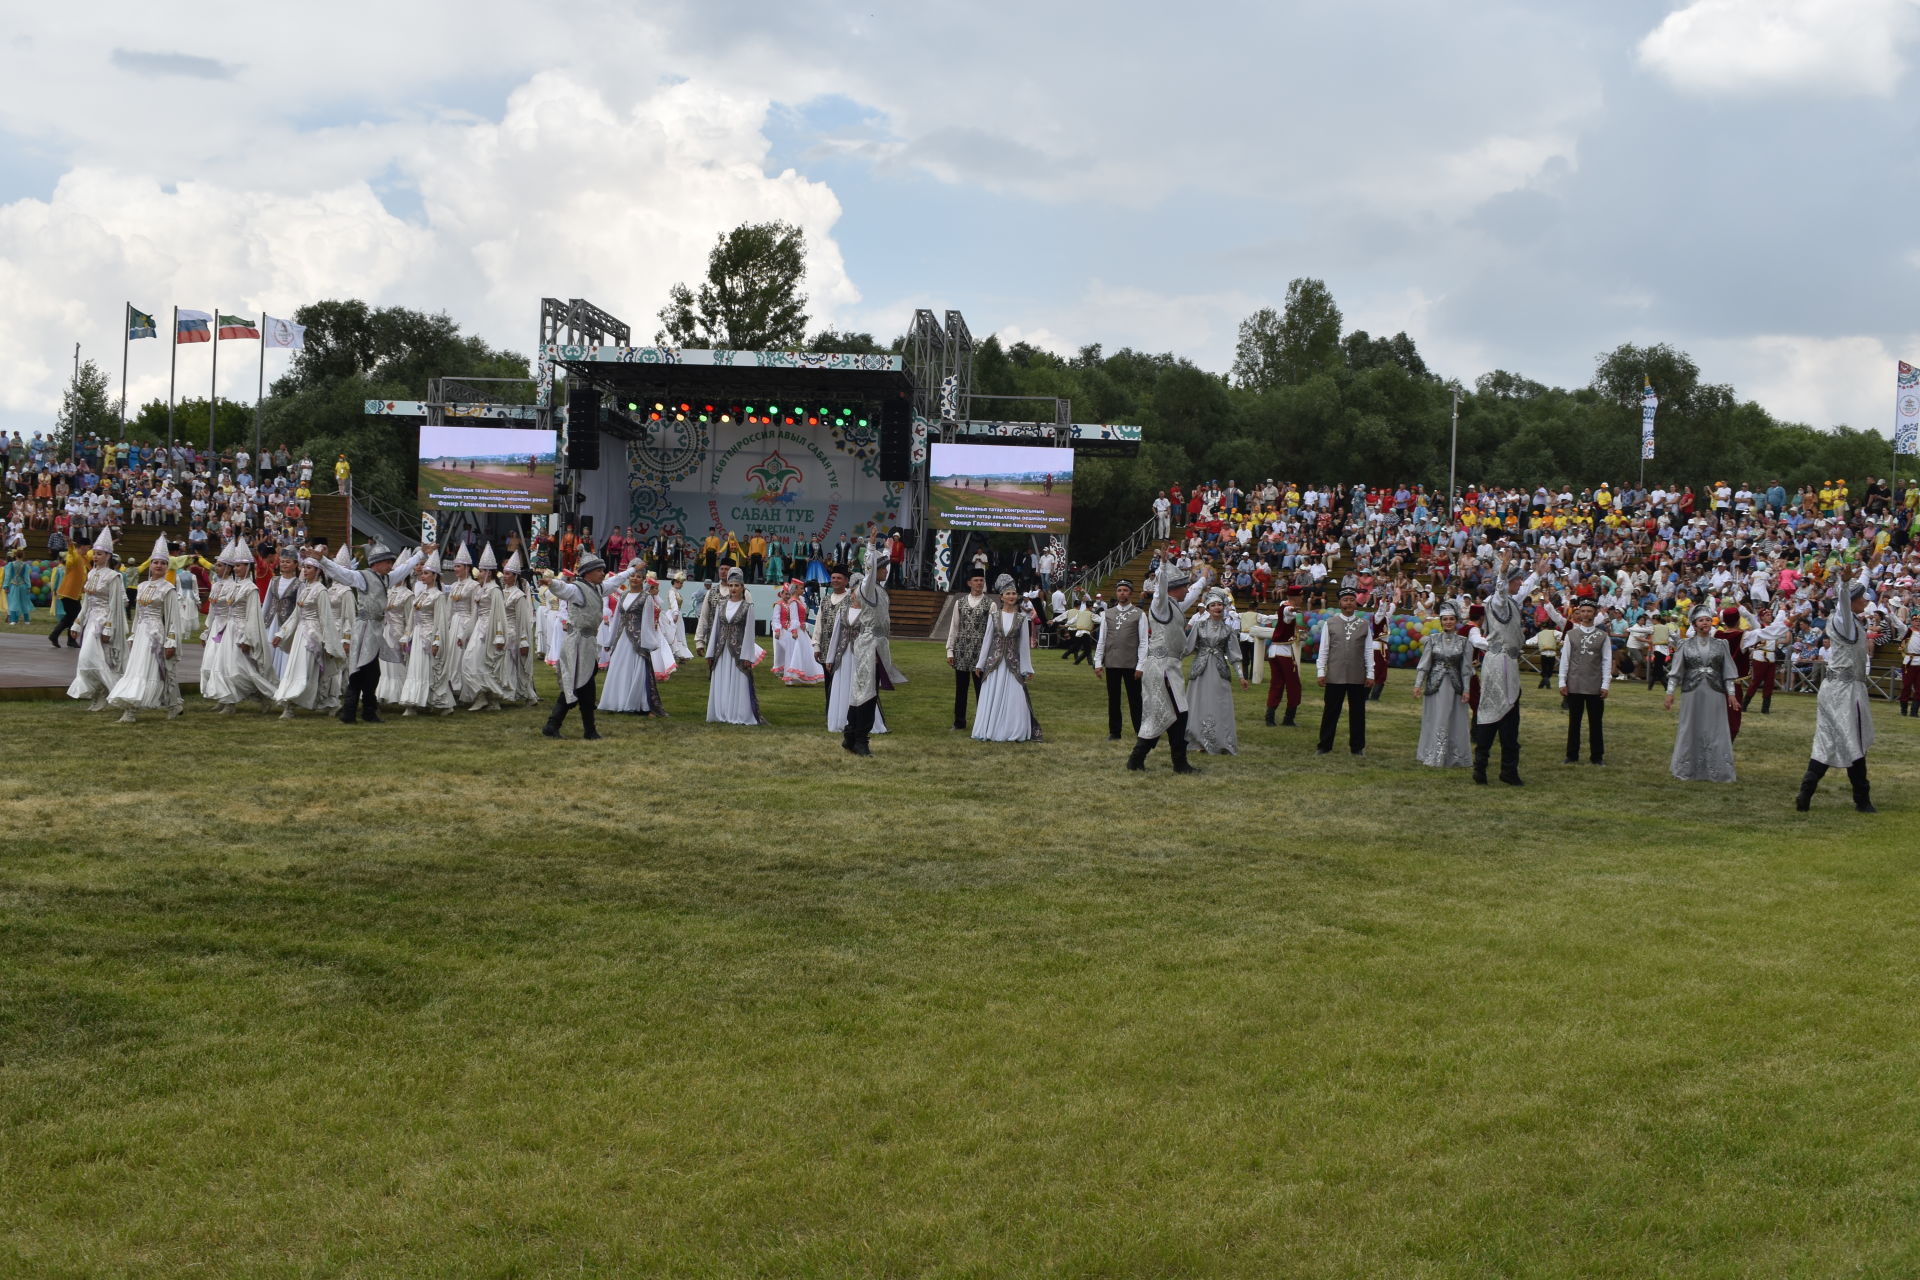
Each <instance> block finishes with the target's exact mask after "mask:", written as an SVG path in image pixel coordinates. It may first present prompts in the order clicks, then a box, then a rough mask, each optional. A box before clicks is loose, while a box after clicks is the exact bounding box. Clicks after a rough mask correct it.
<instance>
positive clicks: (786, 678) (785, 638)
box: [773, 578, 827, 685]
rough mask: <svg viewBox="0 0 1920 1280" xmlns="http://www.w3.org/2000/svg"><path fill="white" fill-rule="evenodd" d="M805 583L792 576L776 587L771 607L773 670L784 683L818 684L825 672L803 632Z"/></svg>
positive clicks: (805, 631) (804, 626) (805, 615)
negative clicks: (776, 597) (789, 580)
mask: <svg viewBox="0 0 1920 1280" xmlns="http://www.w3.org/2000/svg"><path fill="white" fill-rule="evenodd" d="M805 593H806V584H805V583H803V582H801V581H800V580H799V579H797V578H796V579H794V580H793V581H792V582H789V583H787V584H786V585H785V586H783V587H781V588H780V591H779V598H780V603H779V604H777V605H775V606H774V610H773V673H774V674H775V675H777V676H779V677H780V682H781V683H782V684H787V685H795V684H806V685H814V684H819V683H820V682H821V681H823V680H825V679H826V678H827V673H826V671H825V669H824V668H822V667H821V665H820V663H819V661H818V660H817V659H815V658H814V656H813V637H812V636H811V635H809V634H808V633H807V601H806V594H805Z"/></svg>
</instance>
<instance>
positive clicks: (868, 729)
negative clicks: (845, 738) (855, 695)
mask: <svg viewBox="0 0 1920 1280" xmlns="http://www.w3.org/2000/svg"><path fill="white" fill-rule="evenodd" d="M879 711H880V695H879V694H877V693H876V694H875V695H874V696H873V697H871V698H868V699H867V700H866V701H865V702H862V703H860V704H859V705H857V706H852V707H848V708H847V732H848V733H849V734H851V735H852V738H853V741H855V742H865V741H866V740H867V739H868V738H870V737H872V736H873V718H874V716H875V715H877V714H879Z"/></svg>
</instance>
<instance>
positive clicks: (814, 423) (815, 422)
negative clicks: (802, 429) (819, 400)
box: [807, 414, 820, 427]
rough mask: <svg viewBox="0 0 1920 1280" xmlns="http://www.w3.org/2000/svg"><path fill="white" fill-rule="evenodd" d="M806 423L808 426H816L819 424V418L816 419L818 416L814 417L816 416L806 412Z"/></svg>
mask: <svg viewBox="0 0 1920 1280" xmlns="http://www.w3.org/2000/svg"><path fill="white" fill-rule="evenodd" d="M807 425H808V426H810V427H817V426H819V425H820V419H818V418H816V417H814V416H813V415H812V414H808V415H807Z"/></svg>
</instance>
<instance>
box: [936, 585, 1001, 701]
mask: <svg viewBox="0 0 1920 1280" xmlns="http://www.w3.org/2000/svg"><path fill="white" fill-rule="evenodd" d="M993 605H994V601H993V598H992V597H991V596H989V595H987V575H986V574H985V573H984V572H982V571H981V570H979V569H975V570H974V571H973V572H972V573H971V574H969V575H967V594H965V595H964V596H961V597H960V598H959V599H957V600H955V601H954V602H953V616H952V617H950V618H948V619H947V665H948V666H950V667H952V668H953V727H954V728H955V729H957V730H959V731H960V732H962V733H964V732H966V728H967V689H968V688H969V687H971V688H972V689H973V692H974V696H975V698H976V699H978V697H979V694H980V677H979V676H977V675H975V674H974V671H973V664H974V660H975V659H977V658H978V657H979V656H980V641H981V639H982V638H983V637H984V636H985V635H986V634H987V615H988V614H990V613H991V612H992V611H993Z"/></svg>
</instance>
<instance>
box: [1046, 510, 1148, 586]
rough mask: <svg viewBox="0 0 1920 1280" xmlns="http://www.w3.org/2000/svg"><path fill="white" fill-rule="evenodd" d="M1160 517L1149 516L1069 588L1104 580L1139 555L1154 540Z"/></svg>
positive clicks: (1070, 584)
mask: <svg viewBox="0 0 1920 1280" xmlns="http://www.w3.org/2000/svg"><path fill="white" fill-rule="evenodd" d="M1158 519H1159V518H1158V517H1157V516H1149V517H1147V522H1146V523H1145V524H1143V525H1141V526H1140V527H1139V528H1138V529H1135V530H1134V531H1133V532H1132V533H1130V534H1128V535H1127V537H1126V539H1125V541H1123V542H1121V544H1120V545H1119V546H1117V547H1115V548H1114V549H1113V550H1112V551H1109V552H1108V553H1107V554H1106V556H1105V557H1104V558H1103V559H1101V560H1100V561H1099V562H1097V563H1096V564H1095V565H1094V566H1093V567H1092V568H1090V569H1088V570H1087V571H1086V572H1085V573H1083V574H1081V575H1080V576H1079V577H1078V578H1075V579H1074V580H1073V581H1072V582H1071V583H1069V584H1068V588H1069V589H1070V590H1078V589H1079V588H1081V587H1084V586H1086V585H1087V584H1089V583H1093V582H1104V581H1105V580H1106V578H1107V575H1108V574H1111V573H1113V572H1115V571H1116V570H1118V569H1119V568H1120V567H1121V566H1122V565H1124V564H1126V563H1127V562H1129V561H1130V560H1132V559H1133V558H1134V557H1135V556H1137V555H1139V554H1140V552H1141V551H1143V550H1144V549H1145V548H1146V545H1147V544H1148V543H1149V542H1152V541H1153V530H1154V526H1155V525H1156V524H1157V523H1158Z"/></svg>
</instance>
